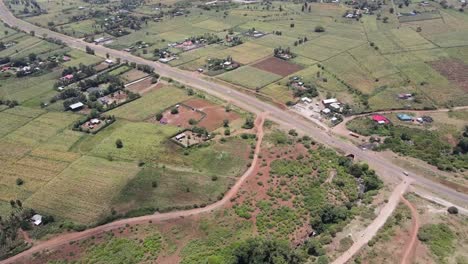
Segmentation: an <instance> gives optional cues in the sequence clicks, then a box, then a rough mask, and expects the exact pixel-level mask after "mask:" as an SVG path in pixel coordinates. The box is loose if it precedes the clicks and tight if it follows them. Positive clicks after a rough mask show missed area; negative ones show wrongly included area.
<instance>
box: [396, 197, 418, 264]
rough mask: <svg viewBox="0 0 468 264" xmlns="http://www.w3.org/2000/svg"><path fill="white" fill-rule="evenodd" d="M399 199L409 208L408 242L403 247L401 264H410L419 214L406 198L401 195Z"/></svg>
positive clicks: (414, 246) (415, 241) (416, 234)
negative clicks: (409, 227)
mask: <svg viewBox="0 0 468 264" xmlns="http://www.w3.org/2000/svg"><path fill="white" fill-rule="evenodd" d="M401 200H402V201H403V203H404V204H405V205H406V206H408V208H409V209H410V210H411V224H412V227H411V228H412V229H411V235H410V242H409V244H408V246H407V247H406V248H405V252H404V253H403V257H402V258H401V262H400V263H401V264H411V263H413V258H414V253H415V250H416V243H417V242H418V238H417V236H418V230H419V215H418V210H416V208H415V207H414V205H413V204H411V203H410V202H409V201H408V200H406V198H405V197H404V196H403V195H402V196H401Z"/></svg>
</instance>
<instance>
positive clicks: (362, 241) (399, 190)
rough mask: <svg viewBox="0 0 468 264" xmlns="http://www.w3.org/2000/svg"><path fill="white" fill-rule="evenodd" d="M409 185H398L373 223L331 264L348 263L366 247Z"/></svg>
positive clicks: (404, 183)
mask: <svg viewBox="0 0 468 264" xmlns="http://www.w3.org/2000/svg"><path fill="white" fill-rule="evenodd" d="M410 184H411V181H410V180H406V181H403V182H401V183H400V184H398V186H397V187H396V188H395V189H394V190H393V192H392V194H391V195H390V197H389V198H388V203H386V204H385V206H384V207H383V208H382V209H381V210H380V212H379V214H378V215H377V217H376V218H375V219H374V221H373V222H372V223H371V224H370V225H369V226H368V227H367V228H366V229H365V230H364V231H363V232H362V233H361V234H358V238H357V240H356V241H354V244H353V245H352V246H351V247H350V248H349V249H348V250H346V251H345V252H344V253H343V254H342V255H341V256H340V257H338V258H337V259H336V260H335V261H333V262H332V263H333V264H345V263H346V262H347V261H349V260H350V259H351V258H352V257H353V256H354V255H355V254H356V253H358V252H359V250H360V249H361V248H362V247H363V246H365V245H367V242H369V241H370V240H371V239H372V238H373V237H374V236H375V235H376V234H377V232H378V231H379V229H380V228H381V227H382V226H383V225H384V224H385V222H386V221H387V219H388V217H390V215H391V214H392V213H393V210H395V208H396V207H397V205H398V203H399V202H400V197H401V196H402V195H403V194H404V193H405V192H406V190H407V189H408V186H409V185H410Z"/></svg>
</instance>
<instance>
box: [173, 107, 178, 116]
mask: <svg viewBox="0 0 468 264" xmlns="http://www.w3.org/2000/svg"><path fill="white" fill-rule="evenodd" d="M178 113H179V109H178V108H177V107H174V108H172V109H171V114H173V115H177V114H178Z"/></svg>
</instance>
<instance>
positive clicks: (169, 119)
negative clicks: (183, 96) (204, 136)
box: [161, 104, 204, 128]
mask: <svg viewBox="0 0 468 264" xmlns="http://www.w3.org/2000/svg"><path fill="white" fill-rule="evenodd" d="M176 107H177V109H178V111H179V113H177V114H172V113H171V110H172V107H171V108H169V109H167V110H166V111H165V112H164V113H163V119H161V120H164V121H163V122H164V123H166V124H169V125H173V126H177V127H183V128H190V127H192V125H191V124H189V120H190V119H193V120H195V121H197V122H198V121H200V120H201V119H202V118H203V116H204V115H203V113H201V112H199V111H196V110H195V109H194V108H192V107H190V106H187V105H185V104H179V105H177V106H176Z"/></svg>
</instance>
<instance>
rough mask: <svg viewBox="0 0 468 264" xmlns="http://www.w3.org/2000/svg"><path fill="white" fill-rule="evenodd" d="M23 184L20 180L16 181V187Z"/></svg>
mask: <svg viewBox="0 0 468 264" xmlns="http://www.w3.org/2000/svg"><path fill="white" fill-rule="evenodd" d="M23 183H24V181H23V179H21V178H17V179H16V185H18V186H20V185H23Z"/></svg>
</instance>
